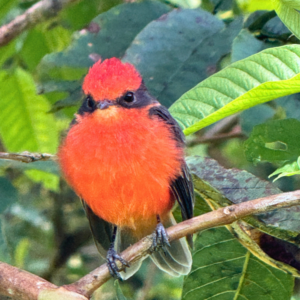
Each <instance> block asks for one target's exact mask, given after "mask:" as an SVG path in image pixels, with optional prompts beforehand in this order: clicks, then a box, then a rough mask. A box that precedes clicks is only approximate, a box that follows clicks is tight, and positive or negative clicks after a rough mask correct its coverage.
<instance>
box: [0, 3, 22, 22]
mask: <svg viewBox="0 0 300 300" xmlns="http://www.w3.org/2000/svg"><path fill="white" fill-rule="evenodd" d="M17 3H18V1H17V0H0V20H1V19H2V18H3V17H4V16H5V15H6V14H7V13H8V12H9V10H10V9H12V8H13V7H14V6H15V5H16V4H17ZM1 21H2V20H1ZM1 25H2V24H1Z"/></svg>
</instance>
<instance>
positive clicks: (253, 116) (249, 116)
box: [240, 104, 275, 135]
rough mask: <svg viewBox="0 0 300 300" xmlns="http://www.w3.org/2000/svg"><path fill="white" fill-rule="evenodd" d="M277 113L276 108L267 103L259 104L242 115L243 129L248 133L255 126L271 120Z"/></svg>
mask: <svg viewBox="0 0 300 300" xmlns="http://www.w3.org/2000/svg"><path fill="white" fill-rule="evenodd" d="M274 114H275V110H274V109H273V108H272V107H270V106H269V105H267V104H262V105H257V106H254V107H251V108H249V109H247V110H245V111H243V112H242V113H241V115H240V117H241V126H242V131H243V132H244V133H246V134H248V135H250V133H251V132H252V130H253V127H254V126H256V125H258V124H262V123H264V122H266V121H267V120H270V119H271V118H272V117H273V116H274Z"/></svg>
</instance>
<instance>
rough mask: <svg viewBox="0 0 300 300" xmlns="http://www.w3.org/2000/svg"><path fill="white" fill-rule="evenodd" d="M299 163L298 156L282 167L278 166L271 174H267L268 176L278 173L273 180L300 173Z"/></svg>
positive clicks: (299, 158)
mask: <svg viewBox="0 0 300 300" xmlns="http://www.w3.org/2000/svg"><path fill="white" fill-rule="evenodd" d="M299 164H300V156H299V157H298V159H297V161H294V162H292V163H287V164H285V165H284V166H283V167H281V168H278V169H277V170H276V171H274V172H273V173H272V174H270V175H269V178H270V177H273V176H275V175H278V174H279V175H278V176H277V177H276V178H275V179H274V180H273V181H276V180H277V179H279V178H281V177H284V176H293V175H300V165H299Z"/></svg>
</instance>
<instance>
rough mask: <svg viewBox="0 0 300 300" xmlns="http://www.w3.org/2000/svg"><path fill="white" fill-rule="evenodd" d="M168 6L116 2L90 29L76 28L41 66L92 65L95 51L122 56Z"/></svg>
mask: <svg viewBox="0 0 300 300" xmlns="http://www.w3.org/2000/svg"><path fill="white" fill-rule="evenodd" d="M168 10H169V8H168V6H166V5H164V4H162V3H160V2H156V1H144V2H142V3H126V4H121V5H119V6H116V7H114V8H112V9H111V10H109V11H107V12H105V13H103V14H100V15H99V16H98V17H96V18H95V19H94V20H93V21H92V23H91V24H90V26H89V29H88V30H82V31H80V32H77V34H76V35H75V36H74V39H73V42H72V44H71V45H70V46H69V47H68V48H67V49H66V50H65V51H63V52H59V53H53V54H49V55H46V56H45V57H44V59H43V61H42V66H41V67H43V68H45V67H46V66H47V67H53V66H58V67H61V66H70V67H89V66H91V65H92V64H93V61H92V60H91V59H90V58H89V55H91V54H95V53H96V54H98V55H100V56H101V57H102V59H105V58H108V57H113V56H116V57H120V56H122V55H123V54H124V52H125V50H126V49H127V48H128V46H129V45H130V43H131V42H132V40H133V39H134V37H135V36H136V35H137V34H138V33H139V31H141V29H143V28H144V27H145V26H146V25H147V24H148V23H149V22H151V21H152V20H154V19H156V18H158V17H160V16H161V15H162V14H164V13H166V12H168Z"/></svg>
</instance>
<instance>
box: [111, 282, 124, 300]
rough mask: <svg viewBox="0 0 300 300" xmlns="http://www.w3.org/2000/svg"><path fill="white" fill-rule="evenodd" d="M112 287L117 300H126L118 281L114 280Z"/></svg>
mask: <svg viewBox="0 0 300 300" xmlns="http://www.w3.org/2000/svg"><path fill="white" fill-rule="evenodd" d="M114 286H115V289H116V294H117V300H127V298H126V297H125V296H124V294H123V291H122V289H121V287H120V283H119V281H118V280H115V282H114Z"/></svg>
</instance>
